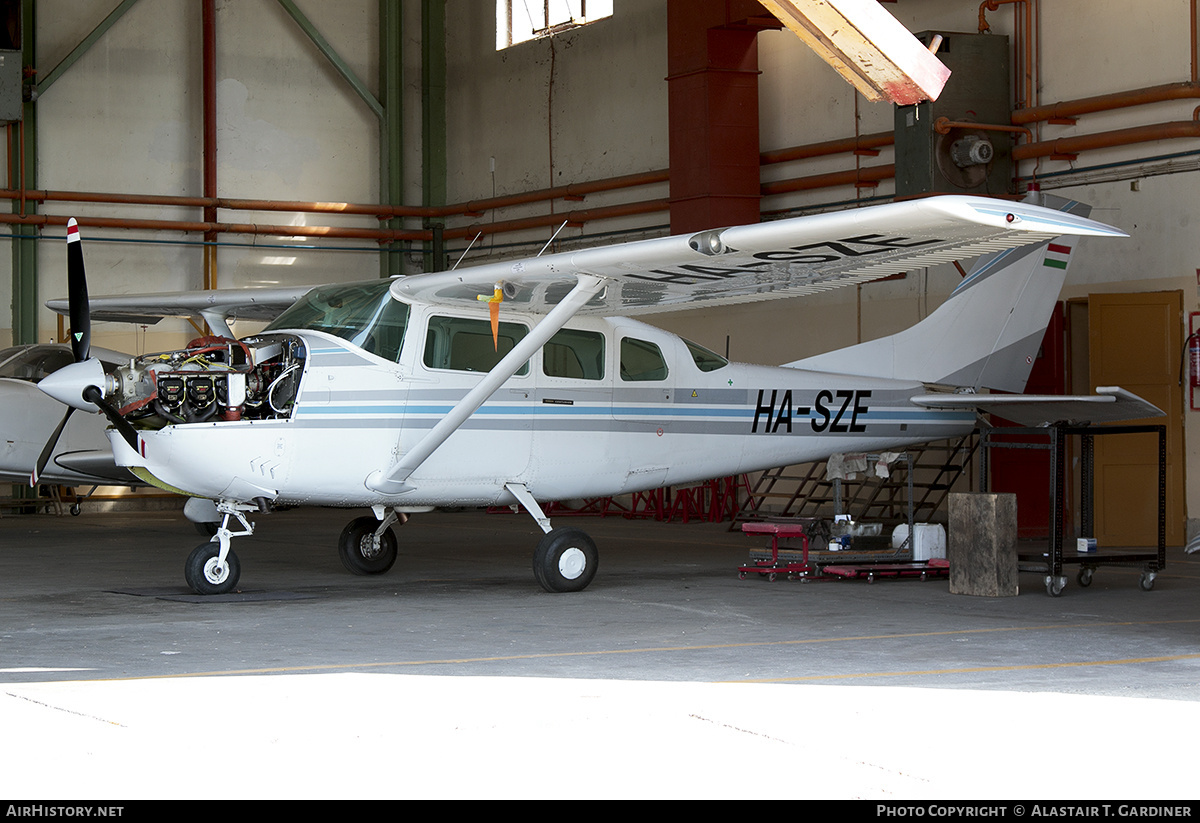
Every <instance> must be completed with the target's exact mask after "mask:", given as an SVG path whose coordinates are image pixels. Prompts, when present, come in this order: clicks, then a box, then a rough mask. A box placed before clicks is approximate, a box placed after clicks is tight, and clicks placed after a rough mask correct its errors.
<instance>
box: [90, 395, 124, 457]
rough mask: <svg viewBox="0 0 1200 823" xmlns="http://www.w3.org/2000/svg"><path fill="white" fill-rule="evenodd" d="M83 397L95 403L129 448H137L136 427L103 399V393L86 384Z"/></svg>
mask: <svg viewBox="0 0 1200 823" xmlns="http://www.w3.org/2000/svg"><path fill="white" fill-rule="evenodd" d="M83 399H84V400H86V401H88V402H89V403H94V404H96V408H98V409H100V411H102V412H104V416H105V417H107V418H108V422H110V423H112V425H113V428H114V429H116V430H117V431H119V432H120V433H121V436H122V437H124V438H125V442H126V443H128V444H129V448H131V449H133V450H134V451H137V450H138V434H137V429H135V428H134V427H133V425H132V424H130V422H129V421H128V420H126V419H125V418H124V417H122V416H121V413H120V412H119V411H117V408H116V406H114V405H113V404H112V403H109V402H108V401H107V400H105V399H104V395H103V393H101V391H100V390H99V389H98V388H96V387H95V386H88V387H87V388H85V389H84V390H83Z"/></svg>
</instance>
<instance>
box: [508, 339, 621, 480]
mask: <svg viewBox="0 0 1200 823" xmlns="http://www.w3.org/2000/svg"><path fill="white" fill-rule="evenodd" d="M612 384H613V366H612V338H611V334H610V333H609V332H608V331H607V329H606V328H605V327H604V326H603V325H602V324H599V323H597V324H594V325H593V327H592V328H564V329H561V330H559V331H558V332H557V333H556V334H555V335H554V336H553V337H551V338H550V340H548V341H547V342H546V344H545V345H544V346H543V347H542V353H541V362H540V364H539V366H538V369H537V389H536V393H535V396H534V397H533V398H531V402H530V410H531V414H532V417H533V420H534V443H535V445H534V449H533V459H532V463H531V469H532V473H533V475H534V476H535V477H536V478H537V486H538V489H539V492H540V493H542V494H543V495H553V496H556V497H559V498H560V499H562V498H566V497H571V498H573V497H587V496H591V493H590V491H589V490H590V488H591V487H593V486H599V487H607V488H611V487H612V484H613V483H614V482H616V483H618V484H619V483H621V482H623V480H624V477H625V471H626V465H625V462H623V460H622V457H621V456H620V454H619V453H617V452H616V450H614V449H612V448H611V445H612V417H611V408H612ZM580 465H589V466H593V467H595V469H594V470H591V471H589V472H586V473H582V472H580V471H579V466H580ZM550 489H553V490H554V491H549V490H550Z"/></svg>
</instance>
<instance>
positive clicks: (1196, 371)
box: [1188, 332, 1200, 389]
mask: <svg viewBox="0 0 1200 823" xmlns="http://www.w3.org/2000/svg"><path fill="white" fill-rule="evenodd" d="M1188 385H1190V386H1191V387H1192V388H1193V389H1195V388H1200V332H1196V333H1193V334H1192V335H1191V336H1190V337H1188Z"/></svg>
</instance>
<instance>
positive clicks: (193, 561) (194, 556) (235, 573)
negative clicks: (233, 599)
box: [183, 543, 242, 594]
mask: <svg viewBox="0 0 1200 823" xmlns="http://www.w3.org/2000/svg"><path fill="white" fill-rule="evenodd" d="M220 554H221V545H220V544H219V543H201V544H200V545H199V546H197V547H196V548H195V549H193V550H192V553H191V554H189V555H188V559H187V562H186V563H184V564H183V579H184V580H186V581H187V584H188V587H189V588H191V590H192V591H194V592H195V593H196V594H228V593H229V592H231V591H233V590H234V588H235V587H236V586H237V583H238V578H239V577H241V576H242V564H241V562H240V561H239V560H238V556H237V555H236V554H234V553H233V552H232V551H230V552H229V553H228V554H226V555H225V565H223V566H222V565H221V564H220V563H218V562H217V561H218V558H219V557H220Z"/></svg>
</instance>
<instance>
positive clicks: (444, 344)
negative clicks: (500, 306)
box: [425, 317, 529, 374]
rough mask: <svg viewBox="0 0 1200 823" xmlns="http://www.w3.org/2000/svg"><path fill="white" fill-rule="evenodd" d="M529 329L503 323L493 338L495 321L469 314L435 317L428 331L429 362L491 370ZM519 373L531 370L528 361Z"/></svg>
mask: <svg viewBox="0 0 1200 823" xmlns="http://www.w3.org/2000/svg"><path fill="white" fill-rule="evenodd" d="M528 333H529V329H527V328H526V327H525V326H523V325H521V324H520V323H501V324H500V333H499V336H498V338H497V340H496V341H495V342H493V341H492V324H491V322H490V321H488V320H476V319H474V318H469V317H431V318H429V330H428V331H427V332H426V334H425V365H426V366H428V367H429V368H431V369H451V370H453V371H478V372H486V371H491V370H492V368H493V367H494V366H495V365H496V364H497V363H499V362H500V358H502V357H504V355H506V354H508V353H509V352H510V351H512V348H513V346H515V345H517V342H518V341H519V340H520V339H521V338H523V337H524V336H525V335H526V334H528ZM517 374H529V364H528V363H525V364H524V365H523V366H521V368H520V369H518V370H517Z"/></svg>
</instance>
